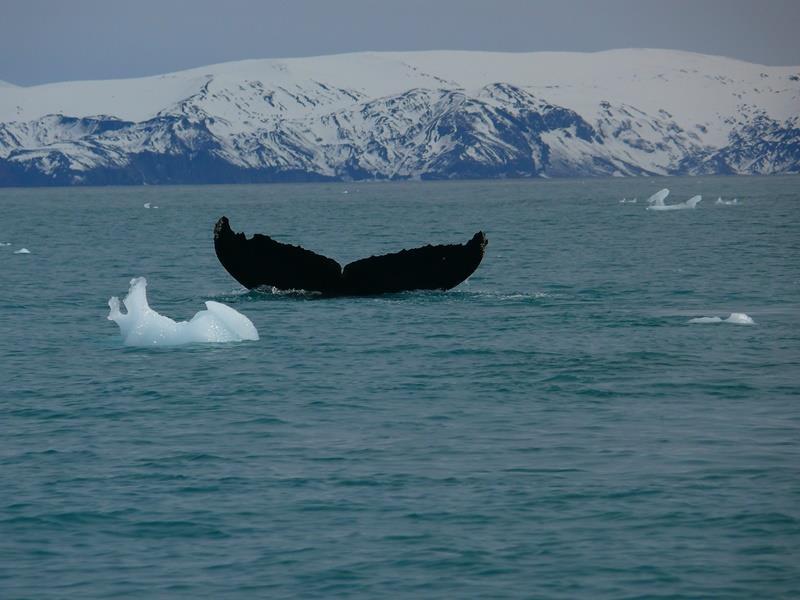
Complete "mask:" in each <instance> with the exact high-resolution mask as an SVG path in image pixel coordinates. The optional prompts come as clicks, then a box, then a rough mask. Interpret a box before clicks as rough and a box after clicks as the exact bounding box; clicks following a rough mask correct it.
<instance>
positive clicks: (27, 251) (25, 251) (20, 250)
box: [14, 248, 31, 254]
mask: <svg viewBox="0 0 800 600" xmlns="http://www.w3.org/2000/svg"><path fill="white" fill-rule="evenodd" d="M30 253H31V251H30V250H28V249H27V248H20V249H19V250H14V254H30Z"/></svg>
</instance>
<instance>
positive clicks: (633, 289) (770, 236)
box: [0, 177, 800, 600]
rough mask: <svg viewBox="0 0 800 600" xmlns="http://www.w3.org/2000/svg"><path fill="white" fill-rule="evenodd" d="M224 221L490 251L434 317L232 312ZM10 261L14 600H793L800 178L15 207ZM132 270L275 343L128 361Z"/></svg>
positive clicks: (8, 519) (407, 302) (271, 305)
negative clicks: (117, 308) (125, 320)
mask: <svg viewBox="0 0 800 600" xmlns="http://www.w3.org/2000/svg"><path fill="white" fill-rule="evenodd" d="M662 187H669V188H670V189H671V190H672V194H671V196H670V197H669V198H668V199H667V203H669V202H677V201H682V200H685V199H686V198H689V197H690V196H693V195H694V194H702V195H703V197H704V200H703V201H702V202H701V203H700V205H699V206H698V208H697V209H696V210H679V211H670V212H652V211H647V210H645V204H644V199H645V198H646V197H647V196H649V195H650V194H652V193H654V192H656V191H657V190H658V189H660V188H662ZM718 196H721V197H722V198H723V199H725V200H731V199H732V198H734V197H736V198H737V199H738V204H736V205H716V204H715V200H716V198H717V197H718ZM634 197H636V198H638V202H637V203H636V204H632V203H620V200H621V199H622V198H628V199H631V198H634ZM145 203H150V205H151V208H145V207H144V204H145ZM156 206H157V207H158V208H155V207H156ZM221 215H227V216H228V217H229V218H230V220H231V224H232V226H233V228H234V229H235V230H240V231H241V230H243V231H245V232H246V233H247V234H248V235H250V234H253V233H256V232H261V233H266V234H269V235H271V236H273V237H275V238H277V239H278V240H281V241H285V242H291V243H294V244H300V245H302V246H304V247H306V248H309V249H312V250H315V251H318V252H321V253H323V254H325V255H327V256H330V257H333V258H335V259H337V260H338V261H339V262H340V263H342V264H345V263H347V262H349V261H352V260H355V259H358V258H362V257H365V256H369V255H371V254H378V253H384V252H392V251H396V250H399V249H401V248H404V247H405V248H410V247H414V246H419V245H424V244H426V243H455V242H465V241H467V240H468V239H469V238H470V237H471V236H472V234H473V233H475V232H476V231H478V230H483V231H484V232H486V235H487V236H488V239H489V246H488V247H487V253H486V256H485V258H484V261H483V263H482V264H481V266H480V267H479V268H478V270H477V271H476V272H475V273H474V275H473V276H472V277H471V278H470V279H469V280H468V281H466V282H465V283H463V284H461V285H460V286H458V287H457V288H455V289H453V290H451V291H447V292H412V293H403V294H396V295H389V296H383V297H367V298H336V299H321V298H318V297H314V296H312V295H307V294H302V293H273V292H271V291H269V290H266V291H264V292H246V290H244V289H243V288H241V286H239V284H237V283H236V281H234V280H233V279H232V278H231V277H230V276H229V275H228V274H227V273H226V271H225V270H224V269H223V268H222V267H221V265H220V264H219V263H218V261H217V259H216V256H215V254H214V250H213V243H212V228H213V225H214V223H215V221H216V220H217V219H218V218H219V217H220V216H221ZM0 242H4V243H10V245H8V246H0V261H1V262H0V264H1V265H2V268H1V269H0V598H2V599H3V600H10V599H22V598H30V599H49V598H81V599H86V598H242V599H250V598H326V599H327V598H338V597H346V598H379V597H380V598H442V599H445V598H446V599H451V598H563V599H572V598H591V599H603V598H673V599H677V598H687V599H688V598H747V599H749V598H770V599H777V598H798V597H800V177H774V178H762V177H752V178H742V177H729V178H707V177H702V178H666V179H660V178H637V179H605V180H603V179H599V180H559V181H556V180H552V181H547V180H539V181H530V180H520V181H483V182H441V183H420V182H404V183H340V184H313V185H311V184H309V185H265V186H246V185H242V186H204V187H130V188H92V189H82V188H56V189H2V190H0ZM22 247H25V248H27V249H29V250H30V254H14V251H15V250H18V249H20V248H22ZM136 276H144V277H146V278H147V280H148V294H149V300H150V305H151V306H152V307H153V308H154V309H155V310H157V311H158V312H160V313H161V314H164V315H167V316H169V317H171V318H173V319H177V320H185V319H189V318H191V317H192V315H194V314H195V312H197V311H199V310H202V309H203V308H204V304H203V302H204V301H206V300H217V301H219V302H224V303H226V304H228V305H230V306H232V307H234V308H235V309H236V310H238V311H240V312H241V313H243V314H245V315H246V316H247V317H249V318H250V319H251V320H252V321H253V323H254V324H255V326H256V327H257V329H258V331H259V334H260V340H259V341H250V342H240V343H229V344H197V345H189V346H180V347H174V348H132V347H126V346H125V345H123V343H122V340H121V338H120V335H119V330H118V328H117V326H116V325H115V324H114V323H113V322H111V321H108V320H107V319H106V315H107V313H108V306H107V302H108V299H109V297H110V296H112V295H124V294H125V292H126V291H127V289H128V283H129V281H130V279H131V278H132V277H136ZM734 312H740V313H746V314H747V315H749V316H750V317H751V318H752V319H753V320H754V322H755V324H754V325H740V324H735V323H729V322H719V323H690V322H689V321H690V320H691V319H693V318H697V317H713V316H719V317H727V316H728V315H729V314H730V313H734Z"/></svg>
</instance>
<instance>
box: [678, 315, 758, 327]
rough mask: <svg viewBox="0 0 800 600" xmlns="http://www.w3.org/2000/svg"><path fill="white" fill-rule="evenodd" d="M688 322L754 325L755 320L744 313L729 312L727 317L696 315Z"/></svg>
mask: <svg viewBox="0 0 800 600" xmlns="http://www.w3.org/2000/svg"><path fill="white" fill-rule="evenodd" d="M689 323H733V324H734V325H755V324H756V322H755V321H753V319H752V318H751V317H750V316H749V315H747V314H745V313H731V314H730V316H729V317H728V318H727V319H723V318H721V317H697V318H695V319H689Z"/></svg>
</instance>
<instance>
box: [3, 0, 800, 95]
mask: <svg viewBox="0 0 800 600" xmlns="http://www.w3.org/2000/svg"><path fill="white" fill-rule="evenodd" d="M798 24H800V0H760V1H753V0H552V1H550V0H548V1H545V0H541V1H539V0H528V1H524V0H480V1H479V0H283V1H281V0H261V1H258V0H130V1H123V0H0V80H5V81H9V82H11V83H15V84H18V85H31V84H36V83H45V82H51V81H65V80H75V79H107V78H119V77H137V76H143V75H155V74H158V73H167V72H170V71H177V70H180V69H186V68H191V67H197V66H202V65H207V64H212V63H218V62H225V61H230V60H239V59H244V58H276V57H292V56H314V55H318V54H335V53H341V52H354V51H361V50H437V49H457V50H498V51H513V52H530V51H538V50H570V51H596V50H607V49H611V48H631V47H636V48H641V47H648V48H674V49H679V50H691V51H694V52H703V53H707V54H721V55H724V56H730V57H734V58H739V59H743V60H747V61H751V62H757V63H762V64H766V65H800V42H798V37H800V35H798V32H797V28H798Z"/></svg>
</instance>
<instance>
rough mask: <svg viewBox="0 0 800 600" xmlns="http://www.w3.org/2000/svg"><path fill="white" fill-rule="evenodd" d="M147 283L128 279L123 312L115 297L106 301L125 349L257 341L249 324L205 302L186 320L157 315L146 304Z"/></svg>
mask: <svg viewBox="0 0 800 600" xmlns="http://www.w3.org/2000/svg"><path fill="white" fill-rule="evenodd" d="M146 288H147V280H146V279H145V278H144V277H136V278H134V279H131V286H130V289H129V290H128V295H127V296H125V299H124V300H123V304H124V305H125V309H126V310H127V312H125V313H123V312H121V311H120V302H119V298H117V297H116V296H114V297H112V298H111V299H109V301H108V306H109V308H110V309H111V311H110V312H109V313H108V320H109V321H114V322H115V323H116V324H117V325H119V329H120V333H121V334H122V339H123V341H124V343H125V345H127V346H177V345H179V344H191V343H193V342H240V341H243V340H257V339H258V331H257V330H256V328H255V325H253V322H252V321H251V320H250V319H248V318H247V317H245V316H244V315H243V314H241V313H240V312H237V311H236V310H234V309H232V308H231V307H230V306H226V305H225V304H221V303H219V302H214V301H213V300H209V301H207V302H206V303H205V304H206V310H201V311H199V312H198V313H197V314H195V316H194V317H192V319H191V320H190V321H180V322H178V321H173V320H172V319H170V318H169V317H165V316H164V315H160V314H158V313H157V312H156V311H154V310H153V309H152V308H150V306H149V305H148V303H147V290H146Z"/></svg>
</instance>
